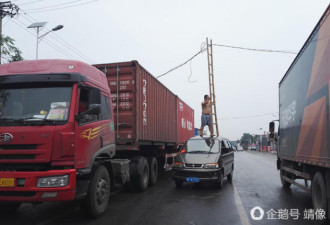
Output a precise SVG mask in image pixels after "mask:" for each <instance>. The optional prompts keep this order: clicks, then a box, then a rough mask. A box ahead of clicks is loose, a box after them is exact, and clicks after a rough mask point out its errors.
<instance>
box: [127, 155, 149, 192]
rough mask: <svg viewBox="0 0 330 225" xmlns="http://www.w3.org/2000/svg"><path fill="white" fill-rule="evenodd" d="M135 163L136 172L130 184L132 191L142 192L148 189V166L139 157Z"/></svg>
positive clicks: (145, 161)
mask: <svg viewBox="0 0 330 225" xmlns="http://www.w3.org/2000/svg"><path fill="white" fill-rule="evenodd" d="M137 161H138V162H137V168H136V170H137V171H135V173H133V175H132V179H131V182H132V183H131V184H132V187H133V189H134V190H136V191H138V192H143V191H145V190H146V189H147V188H148V183H149V166H148V162H147V159H146V158H145V157H139V158H137Z"/></svg>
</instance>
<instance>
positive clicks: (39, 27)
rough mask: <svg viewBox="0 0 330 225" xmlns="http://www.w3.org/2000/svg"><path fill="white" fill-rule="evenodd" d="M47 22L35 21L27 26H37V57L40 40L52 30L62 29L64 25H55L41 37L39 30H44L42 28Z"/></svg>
mask: <svg viewBox="0 0 330 225" xmlns="http://www.w3.org/2000/svg"><path fill="white" fill-rule="evenodd" d="M46 24H47V22H39V23H33V24H31V25H30V26H28V27H27V28H35V29H36V30H37V44H36V59H38V49H39V43H40V41H41V40H42V39H43V38H44V37H45V36H46V35H47V34H49V33H50V32H53V31H58V30H61V29H62V28H63V25H58V26H56V27H54V28H53V29H51V30H50V31H48V32H46V33H44V34H43V35H41V36H40V37H39V32H40V31H41V30H42V28H44V26H45V25H46Z"/></svg>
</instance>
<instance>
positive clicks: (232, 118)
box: [219, 112, 278, 120]
mask: <svg viewBox="0 0 330 225" xmlns="http://www.w3.org/2000/svg"><path fill="white" fill-rule="evenodd" d="M276 114H278V112H275V113H266V114H260V115H251V116H238V117H229V118H222V119H219V120H234V119H246V118H255V117H261V116H268V115H276Z"/></svg>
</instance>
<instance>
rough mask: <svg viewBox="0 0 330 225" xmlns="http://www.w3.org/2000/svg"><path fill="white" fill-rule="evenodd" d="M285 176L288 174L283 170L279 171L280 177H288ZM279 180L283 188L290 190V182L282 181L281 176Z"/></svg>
mask: <svg viewBox="0 0 330 225" xmlns="http://www.w3.org/2000/svg"><path fill="white" fill-rule="evenodd" d="M287 174H288V173H287V172H286V171H285V170H283V169H280V175H283V176H286V177H288V176H287ZM280 178H281V183H282V186H283V187H284V188H290V186H291V183H290V182H287V181H286V180H284V179H283V178H282V176H281V177H280Z"/></svg>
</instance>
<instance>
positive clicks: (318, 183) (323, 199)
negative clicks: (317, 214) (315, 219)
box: [312, 172, 328, 212]
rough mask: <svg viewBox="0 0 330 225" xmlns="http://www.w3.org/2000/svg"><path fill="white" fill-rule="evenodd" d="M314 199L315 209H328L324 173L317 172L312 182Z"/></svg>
mask: <svg viewBox="0 0 330 225" xmlns="http://www.w3.org/2000/svg"><path fill="white" fill-rule="evenodd" d="M312 201H313V207H314V209H323V210H324V211H325V212H327V210H328V202H327V189H326V187H325V182H324V178H323V176H322V174H321V173H320V172H316V173H315V175H314V177H313V182H312Z"/></svg>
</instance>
